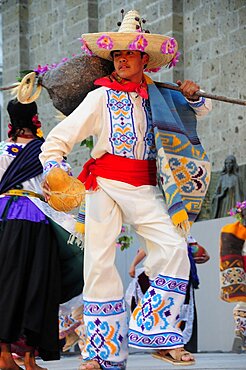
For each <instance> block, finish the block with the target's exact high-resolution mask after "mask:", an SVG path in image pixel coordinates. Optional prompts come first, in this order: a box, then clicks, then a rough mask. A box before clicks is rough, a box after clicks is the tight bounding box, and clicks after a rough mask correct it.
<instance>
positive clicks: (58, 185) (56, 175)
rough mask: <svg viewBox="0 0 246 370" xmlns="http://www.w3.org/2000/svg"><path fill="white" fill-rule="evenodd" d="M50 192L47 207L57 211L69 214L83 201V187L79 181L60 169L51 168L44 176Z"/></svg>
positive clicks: (48, 192)
mask: <svg viewBox="0 0 246 370" xmlns="http://www.w3.org/2000/svg"><path fill="white" fill-rule="evenodd" d="M46 182H47V184H48V186H49V188H50V191H46V190H44V191H45V192H46V193H47V194H48V195H49V200H48V203H49V205H50V206H51V207H52V208H54V209H55V210H57V211H63V212H69V211H71V210H72V209H74V208H76V207H78V206H79V205H80V204H81V202H82V201H83V199H84V196H85V187H84V185H83V184H82V182H81V181H79V180H78V179H76V178H75V177H73V176H69V175H68V173H67V172H65V171H64V170H62V169H61V168H56V167H55V168H53V169H52V170H50V172H49V173H48V174H47V176H46Z"/></svg>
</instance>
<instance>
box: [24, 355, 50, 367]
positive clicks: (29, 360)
mask: <svg viewBox="0 0 246 370" xmlns="http://www.w3.org/2000/svg"><path fill="white" fill-rule="evenodd" d="M24 364H25V369H26V370H48V369H47V368H46V367H41V366H39V365H38V364H36V361H35V356H34V353H33V352H26V353H25V358H24Z"/></svg>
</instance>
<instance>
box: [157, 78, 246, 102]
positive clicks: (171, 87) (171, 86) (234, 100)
mask: <svg viewBox="0 0 246 370" xmlns="http://www.w3.org/2000/svg"><path fill="white" fill-rule="evenodd" d="M154 83H155V84H156V86H159V87H165V88H166V89H170V90H176V91H179V92H181V93H182V91H181V90H180V88H179V86H174V85H170V84H166V83H164V82H158V81H154ZM194 96H198V97H201V96H202V97H204V98H209V99H214V100H219V101H223V102H226V103H232V104H239V105H246V100H240V99H233V98H227V97H226V96H221V95H214V94H208V93H205V92H202V91H200V90H199V91H197V92H196V93H195V94H194Z"/></svg>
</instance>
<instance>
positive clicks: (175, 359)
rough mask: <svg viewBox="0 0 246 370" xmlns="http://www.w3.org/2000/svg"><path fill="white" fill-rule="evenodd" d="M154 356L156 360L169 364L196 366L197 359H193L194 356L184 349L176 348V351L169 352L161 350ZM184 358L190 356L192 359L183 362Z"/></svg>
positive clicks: (153, 354)
mask: <svg viewBox="0 0 246 370" xmlns="http://www.w3.org/2000/svg"><path fill="white" fill-rule="evenodd" d="M152 356H153V357H154V358H158V359H159V360H162V361H166V362H169V363H171V364H173V365H181V366H186V365H194V364H195V359H194V358H193V355H192V354H191V353H190V352H188V351H186V350H185V349H184V348H175V349H171V350H170V349H169V350H159V351H155V352H154V353H152ZM184 356H189V357H190V358H191V359H190V360H188V361H186V360H183V357H184Z"/></svg>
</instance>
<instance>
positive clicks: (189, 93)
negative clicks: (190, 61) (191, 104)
mask: <svg viewBox="0 0 246 370" xmlns="http://www.w3.org/2000/svg"><path fill="white" fill-rule="evenodd" d="M177 84H178V85H179V88H180V90H181V92H182V94H183V95H184V96H185V97H186V98H187V99H188V100H192V101H196V100H199V97H198V96H196V94H195V93H196V92H197V91H199V90H200V86H199V85H197V84H196V83H195V82H193V81H191V80H184V82H182V81H180V80H178V81H177Z"/></svg>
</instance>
